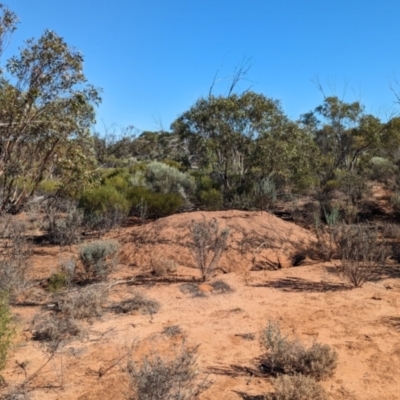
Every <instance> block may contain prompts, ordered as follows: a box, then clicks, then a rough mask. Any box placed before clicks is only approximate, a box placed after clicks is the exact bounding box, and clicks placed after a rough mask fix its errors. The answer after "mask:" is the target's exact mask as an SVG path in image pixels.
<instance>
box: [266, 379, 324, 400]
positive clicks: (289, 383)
mask: <svg viewBox="0 0 400 400" xmlns="http://www.w3.org/2000/svg"><path fill="white" fill-rule="evenodd" d="M272 385H273V387H274V393H272V394H270V395H267V396H266V400H328V395H327V393H326V391H325V389H324V388H323V387H322V386H321V385H320V384H319V383H318V382H316V381H315V380H314V379H313V378H310V377H308V376H304V375H300V374H297V375H280V376H278V377H277V378H275V379H273V380H272Z"/></svg>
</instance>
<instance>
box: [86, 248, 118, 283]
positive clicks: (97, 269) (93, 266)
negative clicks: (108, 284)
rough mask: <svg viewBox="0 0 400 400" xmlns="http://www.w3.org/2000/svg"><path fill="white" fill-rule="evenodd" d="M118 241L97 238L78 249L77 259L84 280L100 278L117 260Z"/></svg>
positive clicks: (105, 275)
mask: <svg viewBox="0 0 400 400" xmlns="http://www.w3.org/2000/svg"><path fill="white" fill-rule="evenodd" d="M117 251H118V243H117V242H116V241H113V240H108V241H106V240H103V241H102V240H98V241H94V242H91V243H88V244H85V245H83V246H81V247H80V249H79V259H80V261H81V263H82V265H83V268H84V278H85V279H86V280H102V279H105V278H106V277H107V275H108V274H109V273H110V272H111V269H112V267H113V266H114V265H115V264H116V262H117V258H116V256H117Z"/></svg>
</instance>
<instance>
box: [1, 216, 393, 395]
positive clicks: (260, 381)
mask: <svg viewBox="0 0 400 400" xmlns="http://www.w3.org/2000/svg"><path fill="white" fill-rule="evenodd" d="M203 218H206V219H207V220H209V219H212V218H216V219H217V221H218V222H219V225H220V227H221V228H223V227H225V226H226V227H229V228H230V231H231V236H230V239H229V242H228V250H227V252H226V254H225V255H224V256H223V257H222V259H221V263H220V266H221V268H220V269H219V270H218V271H217V272H218V273H217V275H216V276H214V277H212V278H211V279H210V281H209V282H207V285H203V286H200V289H197V288H198V287H199V285H201V283H199V282H198V281H197V279H198V278H199V276H200V275H199V272H198V270H196V269H195V268H194V267H195V261H194V259H193V256H192V253H191V252H190V248H189V247H188V246H189V242H190V240H189V234H188V232H189V229H188V228H189V225H190V223H191V221H192V220H193V219H194V220H202V219H203ZM110 236H111V237H114V238H116V239H118V240H119V242H120V243H121V251H120V264H119V265H118V267H117V268H116V270H115V272H114V273H113V274H112V275H111V276H110V277H109V279H108V280H109V281H110V282H112V281H114V280H121V279H129V280H131V281H132V282H131V283H133V284H129V285H127V284H120V285H116V286H113V287H112V289H111V291H110V295H109V299H108V300H107V301H105V304H104V309H105V312H104V314H103V316H102V317H100V318H99V319H92V320H91V321H88V322H85V323H84V326H85V331H86V335H85V336H84V337H83V338H82V339H80V340H74V341H71V342H68V343H65V344H64V345H63V346H61V347H60V349H59V351H58V352H57V353H56V354H55V355H54V356H53V358H52V359H50V361H49V362H48V363H47V364H46V365H45V366H44V367H43V369H41V371H40V373H39V374H38V375H37V376H36V377H35V378H34V379H32V381H31V382H30V384H29V385H28V387H29V388H30V394H31V398H32V399H33V400H36V399H37V400H39V399H80V400H84V399H85V400H89V399H90V400H91V399H93V400H94V399H113V400H119V399H121V400H122V399H127V398H129V382H128V379H127V376H126V372H125V369H126V362H127V358H128V357H131V358H132V359H133V360H140V359H141V358H142V357H143V355H144V354H147V353H149V352H153V353H155V354H161V355H162V354H165V353H168V354H169V353H170V352H177V351H178V350H179V348H180V346H181V345H182V342H185V343H186V344H188V345H193V346H195V345H199V348H198V355H199V358H198V363H199V366H200V369H201V373H203V374H205V375H208V377H209V379H210V380H212V382H213V384H212V386H210V388H209V389H207V390H206V391H205V392H204V393H202V394H201V396H200V399H201V400H211V399H226V400H230V399H232V400H236V399H252V398H254V399H255V398H256V397H252V396H257V395H262V394H263V393H267V392H270V391H271V388H272V387H271V384H270V378H269V377H268V376H263V375H262V374H261V373H260V372H259V370H258V366H259V364H258V361H257V359H258V357H260V355H261V354H262V348H261V346H260V343H259V333H260V331H261V330H262V329H263V328H264V327H265V326H266V324H267V322H268V320H274V321H277V322H279V324H280V326H281V328H282V331H283V332H284V333H285V334H287V335H288V336H289V337H290V338H293V339H294V338H298V339H300V340H302V341H303V342H305V343H307V344H312V343H313V342H314V341H318V342H321V343H324V344H329V345H330V346H332V347H333V348H334V349H336V351H337V352H338V355H339V358H338V366H337V370H336V372H335V375H334V376H333V377H332V378H330V379H328V380H326V381H324V382H322V385H323V386H324V387H325V388H326V390H327V391H328V392H329V394H330V398H332V399H338V400H339V399H343V400H344V399H350V400H351V399H358V400H391V399H400V380H399V377H398V376H399V363H400V341H399V337H400V313H399V302H400V280H399V279H398V278H399V277H400V272H399V269H400V268H397V267H396V266H394V267H393V268H391V269H389V270H388V272H387V273H386V274H385V275H384V276H382V277H381V278H382V279H380V280H379V281H376V282H373V283H371V282H369V283H366V284H365V285H364V286H363V287H362V288H359V289H351V288H350V287H349V286H348V285H347V284H346V282H344V281H343V280H342V279H341V277H340V276H339V275H338V274H337V273H336V268H335V266H334V264H333V263H320V262H318V260H315V259H313V252H312V248H313V244H315V238H314V236H313V235H312V234H311V233H310V232H308V231H306V230H304V229H302V228H300V227H298V226H296V225H294V224H291V223H288V222H285V221H283V220H280V219H278V218H276V217H274V216H271V215H269V214H267V213H250V212H238V211H228V212H219V213H191V214H180V215H176V216H172V217H168V218H164V219H161V220H158V221H156V222H151V223H149V224H146V225H144V226H137V227H130V228H126V229H119V230H117V231H115V232H112V234H111V235H110ZM68 251H69V250H68V249H63V253H62V255H63V256H65V255H67V254H68ZM60 254H61V253H60V249H59V247H57V246H54V247H45V246H41V247H38V248H36V249H35V253H34V255H33V256H32V270H31V274H32V276H33V277H35V279H43V278H46V277H48V276H49V275H50V274H51V273H52V272H54V271H55V270H56V267H57V263H58V260H59V258H60ZM298 254H301V255H304V260H303V261H302V262H301V263H300V265H299V266H296V267H293V266H292V264H293V260H294V258H295V256H296V255H298ZM161 257H163V258H164V259H169V260H173V262H174V263H175V265H176V269H175V270H174V271H173V272H171V273H169V274H168V275H167V276H164V277H162V278H159V277H156V276H153V275H152V274H151V262H152V259H155V258H158V259H159V258H161ZM276 268H278V269H276ZM275 269H276V270H275ZM166 278H167V279H166ZM216 281H223V282H225V283H226V284H227V285H229V286H230V287H231V289H232V291H230V292H223V293H221V292H219V291H218V290H211V289H212V286H209V285H210V284H213V283H215V282H216ZM135 293H142V294H144V295H146V296H147V297H149V298H151V299H155V300H157V301H158V302H159V303H160V305H161V308H160V310H159V312H158V313H156V314H153V315H142V314H141V313H133V314H115V313H113V312H112V311H111V310H110V308H109V307H107V306H109V305H110V304H112V303H113V302H114V301H116V300H117V299H123V298H128V297H129V296H132V295H133V294H135ZM29 296H30V299H31V301H35V302H37V303H38V304H44V303H46V301H48V299H47V297H46V296H47V295H45V292H44V289H42V288H41V287H40V286H38V287H34V288H31V289H30V295H29ZM46 299H47V300H46ZM45 312H47V311H46V307H43V306H40V305H33V306H32V305H29V304H25V305H24V306H22V305H20V306H16V307H13V313H14V314H15V315H16V321H17V331H18V335H17V338H16V340H15V343H14V346H13V348H12V351H11V353H10V355H9V360H8V363H7V367H6V370H5V371H4V373H3V376H4V378H5V380H6V381H7V383H8V384H9V385H11V386H12V385H18V384H19V383H21V382H23V381H24V380H25V379H26V377H29V376H31V374H33V373H34V372H35V371H36V370H37V369H38V368H40V367H41V366H43V365H44V363H45V361H46V359H47V358H48V357H49V352H47V351H46V349H45V348H44V347H43V346H42V345H41V344H40V343H39V342H36V341H33V340H31V338H32V330H33V321H34V319H35V316H37V315H39V314H41V313H45ZM173 325H178V326H179V328H180V333H178V334H177V335H175V336H168V335H166V334H165V333H163V332H164V329H165V328H167V327H169V326H173Z"/></svg>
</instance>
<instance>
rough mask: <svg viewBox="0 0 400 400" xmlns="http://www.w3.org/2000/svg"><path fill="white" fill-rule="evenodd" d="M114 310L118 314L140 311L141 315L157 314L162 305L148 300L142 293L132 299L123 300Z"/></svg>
mask: <svg viewBox="0 0 400 400" xmlns="http://www.w3.org/2000/svg"><path fill="white" fill-rule="evenodd" d="M112 308H113V310H114V311H115V312H116V313H123V314H127V313H131V312H135V311H138V312H140V313H141V314H150V315H153V314H156V313H157V312H158V311H159V309H160V303H159V302H158V301H156V300H152V299H148V298H147V297H146V296H144V295H143V294H141V293H136V294H135V295H134V296H133V297H132V298H130V299H127V300H123V301H121V302H120V303H118V304H115V305H114V306H113V307H112Z"/></svg>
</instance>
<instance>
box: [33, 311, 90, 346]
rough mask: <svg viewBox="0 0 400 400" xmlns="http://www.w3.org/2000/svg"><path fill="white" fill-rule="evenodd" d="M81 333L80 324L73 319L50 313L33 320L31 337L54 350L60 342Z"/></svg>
mask: <svg viewBox="0 0 400 400" xmlns="http://www.w3.org/2000/svg"><path fill="white" fill-rule="evenodd" d="M82 334H83V331H82V328H81V326H80V325H79V324H78V323H77V322H76V321H75V320H74V319H72V318H68V317H66V316H65V315H61V314H59V313H57V314H56V313H51V314H48V315H45V316H41V317H40V318H38V319H37V320H36V321H35V324H34V331H33V339H34V340H38V341H41V342H44V343H45V344H46V345H47V347H48V348H49V350H50V351H55V350H57V348H58V347H59V345H60V344H61V343H66V342H67V341H69V340H71V339H73V338H75V337H79V336H81V335H82Z"/></svg>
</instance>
